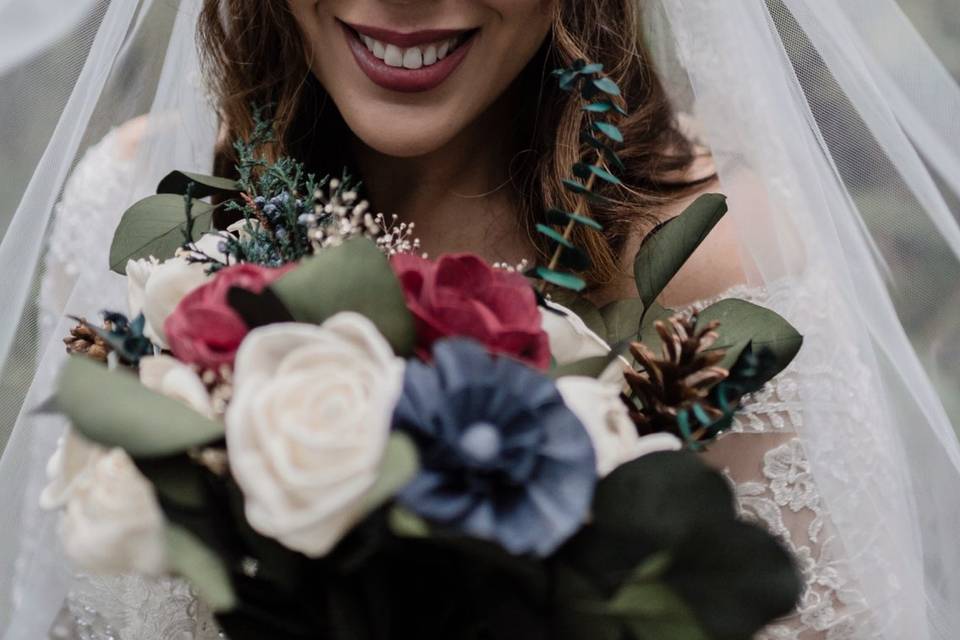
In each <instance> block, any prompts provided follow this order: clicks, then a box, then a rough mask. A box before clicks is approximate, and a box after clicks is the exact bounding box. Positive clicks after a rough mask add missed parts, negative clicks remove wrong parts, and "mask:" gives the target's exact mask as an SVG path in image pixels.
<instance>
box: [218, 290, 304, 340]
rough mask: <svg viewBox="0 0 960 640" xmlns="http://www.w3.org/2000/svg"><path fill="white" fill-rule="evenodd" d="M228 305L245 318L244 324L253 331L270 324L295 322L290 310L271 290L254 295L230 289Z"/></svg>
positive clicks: (247, 291) (249, 292)
mask: <svg viewBox="0 0 960 640" xmlns="http://www.w3.org/2000/svg"><path fill="white" fill-rule="evenodd" d="M227 304H229V305H230V307H231V308H232V309H233V310H234V311H236V312H237V314H238V315H239V316H240V317H241V318H243V321H244V323H245V324H246V325H247V327H248V328H249V329H251V330H252V329H256V328H257V327H263V326H265V325H268V324H276V323H279V322H293V320H294V318H293V316H292V315H291V314H290V310H289V309H287V308H286V307H285V306H284V305H283V302H281V300H280V299H279V298H278V297H277V294H275V293H274V292H273V291H272V290H271V289H269V288H267V289H264V290H263V291H261V292H260V293H254V292H253V291H251V290H250V289H244V288H242V287H230V290H229V291H228V292H227Z"/></svg>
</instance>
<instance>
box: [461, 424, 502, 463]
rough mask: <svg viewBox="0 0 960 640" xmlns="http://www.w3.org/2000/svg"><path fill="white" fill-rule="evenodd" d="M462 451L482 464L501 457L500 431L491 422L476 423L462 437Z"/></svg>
mask: <svg viewBox="0 0 960 640" xmlns="http://www.w3.org/2000/svg"><path fill="white" fill-rule="evenodd" d="M460 449H461V450H462V451H463V452H464V453H465V454H467V455H468V456H470V457H471V458H473V459H474V460H476V461H477V462H479V463H481V464H486V463H489V462H493V461H494V460H496V459H497V457H498V456H499V455H500V431H499V430H498V429H497V427H496V426H495V425H493V424H490V423H489V422H475V423H473V424H472V425H470V426H469V427H467V428H466V430H465V431H464V432H463V435H461V436H460Z"/></svg>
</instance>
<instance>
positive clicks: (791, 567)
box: [663, 520, 803, 638]
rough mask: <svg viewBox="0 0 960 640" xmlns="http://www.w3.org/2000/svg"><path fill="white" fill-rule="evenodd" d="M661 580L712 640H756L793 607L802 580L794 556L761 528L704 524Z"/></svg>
mask: <svg viewBox="0 0 960 640" xmlns="http://www.w3.org/2000/svg"><path fill="white" fill-rule="evenodd" d="M673 555H674V562H673V566H671V568H670V570H669V571H668V572H667V573H666V574H665V575H664V577H663V581H664V582H665V583H666V584H667V585H669V586H670V588H671V589H672V590H674V591H675V592H676V593H677V594H679V595H680V596H681V597H682V598H683V599H684V601H686V602H687V603H688V604H689V605H690V608H691V609H692V610H693V611H694V613H695V614H696V617H697V619H698V620H699V622H700V624H701V625H702V626H703V628H704V629H705V630H706V631H707V632H708V633H709V635H710V637H711V638H752V637H754V636H755V634H756V633H757V632H758V631H759V630H760V629H762V628H763V627H765V626H766V625H767V624H769V623H770V622H772V621H774V620H776V619H777V618H780V617H781V616H784V615H786V614H788V613H789V612H790V611H792V610H793V609H794V607H795V606H796V604H797V601H798V599H799V597H800V593H801V590H802V586H803V585H802V582H801V580H800V575H799V572H798V571H797V570H796V567H795V564H794V560H793V557H792V556H791V554H790V553H789V552H788V551H787V550H786V549H784V548H783V547H782V546H781V544H780V543H779V542H778V541H777V540H776V538H774V537H773V536H772V535H771V534H770V533H769V532H768V531H766V530H765V529H763V528H761V527H760V526H758V525H755V524H750V523H746V522H741V521H738V520H729V521H724V522H712V523H704V524H702V525H701V526H699V527H697V528H696V529H695V530H694V531H691V532H690V534H689V535H688V536H687V537H686V538H685V539H684V540H683V542H682V544H680V545H678V546H677V547H676V548H675V549H674V553H673Z"/></svg>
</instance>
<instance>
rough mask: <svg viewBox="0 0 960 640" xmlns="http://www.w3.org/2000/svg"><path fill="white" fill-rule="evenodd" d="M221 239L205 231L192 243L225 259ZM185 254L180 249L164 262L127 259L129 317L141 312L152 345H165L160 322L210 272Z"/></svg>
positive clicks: (164, 346) (204, 251)
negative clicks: (192, 261) (221, 249)
mask: <svg viewBox="0 0 960 640" xmlns="http://www.w3.org/2000/svg"><path fill="white" fill-rule="evenodd" d="M221 242H223V239H222V238H221V237H220V236H219V235H217V234H214V233H208V234H206V235H204V236H203V237H202V238H200V239H199V240H197V241H196V242H195V243H194V244H193V249H194V250H195V251H196V252H197V253H202V254H204V255H207V256H210V257H211V258H215V259H217V260H222V261H225V260H226V258H227V257H226V255H224V254H223V253H222V252H221V251H220V248H219V247H220V243H221ZM187 256H188V253H187V252H185V251H184V250H182V249H181V250H179V251H178V252H177V255H176V256H174V257H173V258H170V259H169V260H165V261H164V262H159V261H158V260H157V259H156V258H144V259H140V260H130V261H128V262H127V267H126V274H127V306H128V308H129V312H130V314H129V315H130V317H131V318H135V317H137V316H138V315H139V314H140V313H143V315H144V318H145V319H146V324H145V326H144V329H143V333H144V335H145V336H146V337H147V338H149V339H150V340H151V341H152V342H153V343H154V344H156V345H158V346H160V347H162V348H166V347H167V341H166V338H165V336H164V335H163V323H164V321H165V320H166V319H167V316H169V315H170V314H171V313H173V310H174V309H175V308H176V306H177V305H178V304H179V303H180V301H181V300H182V299H183V297H184V296H186V295H187V294H188V293H190V292H191V291H193V290H194V289H196V288H197V287H199V286H200V285H202V284H204V283H205V282H207V280H209V279H210V277H211V276H210V275H209V274H208V273H207V270H208V267H207V265H205V264H200V263H191V262H190V261H189V260H187Z"/></svg>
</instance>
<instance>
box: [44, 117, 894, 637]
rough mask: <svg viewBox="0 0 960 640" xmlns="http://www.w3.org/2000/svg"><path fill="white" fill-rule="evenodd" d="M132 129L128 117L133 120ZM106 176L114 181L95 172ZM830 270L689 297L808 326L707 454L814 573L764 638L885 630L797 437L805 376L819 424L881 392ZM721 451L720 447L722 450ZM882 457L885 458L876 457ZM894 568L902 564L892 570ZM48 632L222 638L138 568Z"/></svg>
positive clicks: (80, 203)
mask: <svg viewBox="0 0 960 640" xmlns="http://www.w3.org/2000/svg"><path fill="white" fill-rule="evenodd" d="M127 128H130V125H127ZM123 137H124V136H122V135H121V132H120V131H119V130H114V131H112V132H111V133H110V134H108V135H107V136H106V137H105V138H104V139H103V140H102V141H100V142H99V143H98V144H96V145H95V146H93V147H91V149H90V150H89V151H88V152H87V153H86V155H85V156H84V158H83V159H82V160H81V161H80V163H79V164H78V165H77V167H76V169H75V170H74V173H73V175H72V176H71V178H70V179H69V180H68V182H67V186H66V189H65V191H64V198H63V200H61V201H60V202H59V203H58V204H57V207H56V213H55V215H56V218H55V219H54V228H53V231H52V233H51V236H50V248H49V250H48V253H47V264H46V270H45V275H44V280H43V283H42V287H41V299H42V300H43V307H42V308H43V313H42V315H41V319H42V325H43V326H44V327H54V326H56V325H57V324H58V322H57V320H58V318H56V317H55V315H56V314H57V313H58V311H57V310H58V309H61V308H63V305H64V304H65V303H66V300H64V294H63V290H64V289H65V288H66V285H65V283H67V282H70V281H71V280H72V279H73V278H75V277H76V274H78V273H79V272H80V271H81V270H82V269H83V267H84V260H85V259H86V256H89V255H97V254H98V253H99V254H104V253H105V252H106V247H105V246H103V245H104V244H105V243H106V240H105V239H109V238H110V236H111V233H112V231H113V228H114V227H115V225H116V220H117V218H118V216H119V214H120V213H122V205H120V204H119V203H121V202H122V199H123V197H124V188H123V187H124V185H126V184H127V183H128V182H129V180H130V177H131V173H132V171H133V169H134V166H133V162H132V161H131V159H130V157H129V156H130V151H129V149H127V148H125V146H124V143H123ZM96 176H103V177H104V178H106V180H100V181H98V180H96V179H95V177H96ZM828 289H829V284H828V283H827V282H826V281H825V280H823V279H822V278H819V279H818V278H812V277H811V278H810V279H809V280H807V281H803V282H796V281H784V282H775V283H773V284H771V285H770V286H768V287H749V286H745V285H744V286H738V287H735V288H733V289H731V290H729V291H726V292H724V293H722V294H721V295H718V296H717V297H716V298H715V299H711V300H703V301H699V302H697V303H694V304H693V305H690V306H689V307H687V308H686V309H685V310H686V311H698V310H700V309H702V308H705V307H706V306H708V305H709V304H712V303H713V302H716V301H717V300H719V299H721V298H726V297H736V298H740V299H743V300H747V301H750V302H753V303H755V304H759V305H763V306H766V307H769V308H772V309H775V310H777V311H778V312H780V313H781V314H782V315H784V316H785V317H787V318H789V319H790V320H791V322H793V323H794V324H795V326H798V327H800V328H801V329H802V330H804V333H805V337H806V343H805V346H804V349H803V351H802V352H801V354H800V356H799V357H798V359H797V361H796V362H795V363H794V364H793V365H792V366H791V367H790V368H788V369H787V371H785V372H784V373H783V374H781V375H780V376H778V377H777V378H776V379H775V380H774V381H772V382H771V383H770V384H768V385H767V387H766V388H765V389H763V390H762V391H760V392H758V393H756V394H754V395H753V396H752V397H751V399H750V401H749V402H748V403H746V405H745V407H744V410H743V412H742V413H741V415H740V416H738V417H737V419H736V421H735V425H734V427H733V429H732V432H731V433H730V434H729V435H727V436H725V438H724V439H723V441H722V442H723V444H722V445H718V447H719V448H722V451H718V452H714V453H713V454H711V455H710V456H709V458H708V459H709V460H710V462H711V463H713V464H715V465H717V466H719V467H720V468H721V469H723V470H724V472H725V473H726V474H727V476H728V478H729V479H730V482H731V483H732V485H733V487H734V490H735V493H736V496H737V501H738V506H739V509H740V512H741V514H742V515H743V517H745V518H747V519H750V520H754V521H756V522H758V523H759V524H761V525H763V526H765V527H766V528H767V529H769V530H770V531H771V532H772V533H773V534H774V535H776V536H777V537H778V538H779V539H780V540H781V541H782V542H783V543H784V545H786V547H787V548H788V549H790V551H791V552H792V553H793V555H794V557H795V558H796V560H797V564H798V566H799V568H800V570H801V572H802V575H803V580H804V583H805V590H804V594H803V597H802V599H801V602H800V604H799V606H798V607H797V610H796V611H795V613H794V614H792V615H790V616H789V617H787V618H785V619H783V620H781V621H779V622H777V623H775V624H773V625H771V626H770V627H769V628H768V629H767V630H765V631H764V633H763V634H761V635H760V636H758V640H817V639H821V638H822V639H828V640H870V639H873V638H881V637H882V636H881V635H879V634H877V633H876V632H875V631H874V629H873V625H875V624H877V621H876V620H874V619H873V617H872V616H871V614H870V611H869V607H868V606H867V603H866V601H865V598H864V596H863V594H862V592H861V590H860V588H859V586H858V585H857V583H856V580H855V579H853V578H852V577H851V575H850V571H849V568H848V566H847V559H846V558H847V551H846V550H845V549H844V548H843V545H842V542H841V541H840V540H839V539H838V538H837V536H836V532H835V531H833V529H832V519H831V514H830V512H829V510H828V509H827V508H826V507H825V505H824V504H823V502H822V500H821V497H820V493H819V491H818V489H817V483H816V481H815V479H814V478H813V475H812V473H811V469H810V464H809V462H808V460H807V457H806V453H805V451H804V449H803V444H802V442H801V439H800V438H799V437H798V435H797V427H798V426H799V425H800V424H801V423H802V421H803V419H804V411H803V407H802V404H801V403H800V402H799V401H798V397H797V395H798V386H799V385H798V379H799V378H803V379H806V380H810V379H816V380H818V384H819V385H821V386H822V392H823V394H824V398H823V400H824V402H826V403H830V404H833V405H836V407H838V410H837V412H836V414H835V415H834V416H833V417H832V421H831V423H830V424H829V425H821V426H820V427H819V428H830V429H843V430H846V431H854V432H855V431H860V430H864V429H866V428H867V425H868V424H869V418H870V416H869V415H857V414H856V413H854V412H853V411H851V409H850V407H852V405H850V404H846V407H847V408H846V410H844V409H843V407H844V403H845V402H846V401H847V399H848V398H849V397H855V396H861V397H869V394H871V393H876V392H875V390H873V389H871V385H870V383H869V380H867V379H865V378H864V377H863V376H862V375H858V372H856V371H850V367H851V365H852V364H853V363H855V362H856V359H857V354H855V353H851V352H850V349H848V348H844V345H831V344H830V343H829V341H828V338H829V336H824V335H821V332H820V331H819V330H818V327H821V326H822V323H818V322H817V318H816V314H815V313H811V310H813V309H815V308H816V305H815V304H814V303H815V302H816V300H817V299H819V298H821V297H822V296H824V295H829V293H828V291H827V290H828ZM716 453H719V455H716ZM878 462H879V461H878ZM890 577H891V578H892V577H893V574H891V576H890ZM51 637H52V638H54V639H56V640H186V639H188V638H189V639H192V640H213V639H214V638H217V637H218V632H217V628H216V625H215V623H214V622H213V620H212V617H211V614H210V612H209V610H208V609H206V608H205V607H204V606H203V605H202V603H200V602H199V601H198V600H197V599H196V598H194V597H193V595H192V594H191V592H190V589H189V587H188V586H187V585H186V584H184V583H183V582H181V581H178V580H173V579H163V580H150V579H147V578H143V577H138V576H123V577H97V576H90V575H77V576H75V577H74V580H73V582H72V584H71V588H70V592H69V594H68V596H67V601H66V605H65V611H64V615H62V616H61V617H60V619H59V620H58V622H57V624H56V625H55V627H54V629H53V631H52V633H51Z"/></svg>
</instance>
